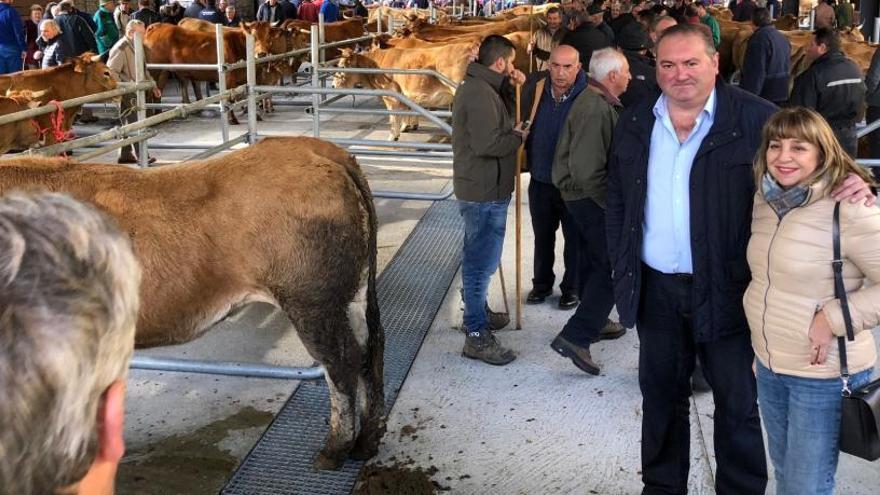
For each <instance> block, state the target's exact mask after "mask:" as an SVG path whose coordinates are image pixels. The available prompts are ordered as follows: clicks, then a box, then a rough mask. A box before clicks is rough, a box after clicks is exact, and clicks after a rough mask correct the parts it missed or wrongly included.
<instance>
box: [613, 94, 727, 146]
mask: <svg viewBox="0 0 880 495" xmlns="http://www.w3.org/2000/svg"><path fill="white" fill-rule="evenodd" d="M731 91H733V90H732V89H731V88H730V86H729V85H728V84H727V83H725V82H724V81H723V80H722V79H721V78H720V77H719V78H717V79H716V81H715V116H714V122H713V123H712V128H711V129H709V134H707V135H706V137H705V138H703V142H702V144H700V150H699V151H698V152H697V156H696V157H695V159H696V158H698V157H699V156H700V155H702V154H704V153H706V152H708V151H710V150H712V149H714V148H716V147H718V146H721V145H724V144H727V143H729V142H730V141H733V140H735V139H739V138H740V137H741V136H742V131H741V130H740V128H739V123H738V120H739V110H738V105H734V104H733V102H732V101H731ZM656 102H657V100H656V99H650V98H646V99H644V100H642V101H641V102H639V105H638V106H637V107H634V108H633V110H632V111H631V112H628V113H627V114H626V116H625V118H626V119H627V120H629V122H630V126H628V127H629V128H630V129H631V132H632V133H633V134H634V135H635V136H636V137H637V139H638V140H639V141H640V142H641V143H642V145H643V146H644V147H645V149H648V147H649V146H650V143H651V132H652V130H653V128H654V121H655V117H654V111H653V109H654V104H655V103H656Z"/></svg>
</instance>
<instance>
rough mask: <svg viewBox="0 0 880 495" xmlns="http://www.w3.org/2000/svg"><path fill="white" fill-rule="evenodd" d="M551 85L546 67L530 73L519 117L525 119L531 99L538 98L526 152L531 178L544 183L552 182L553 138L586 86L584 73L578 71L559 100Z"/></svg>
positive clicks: (530, 109)
mask: <svg viewBox="0 0 880 495" xmlns="http://www.w3.org/2000/svg"><path fill="white" fill-rule="evenodd" d="M541 78H544V80H545V82H544V91H543V94H541V95H535V89H536V88H535V85H536V84H537V83H538V81H539V80H540V79H541ZM550 86H551V84H550V73H549V71H541V72H536V73H533V74H532V75H530V76H529V79H528V80H527V81H526V83H525V84H524V85H523V93H522V94H523V95H524V96H523V98H522V103H521V106H520V112H521V115H522V119H523V120H526V119H528V118H529V115H530V114H531V112H532V102H534V101H535V100H534V99H535V98H536V97H538V98H541V102H540V103H539V104H538V111H537V113H535V121H534V122H532V126H531V128H530V129H531V130H530V132H529V137H528V139H526V153H527V157H528V160H529V162H528V165H529V173H530V174H532V180H536V181H538V182H543V183H545V184H553V174H552V172H553V156H554V155H555V154H556V142H557V141H558V140H559V134H560V133H561V132H562V125H563V124H564V123H565V118H566V117H567V116H568V111H569V110H571V106H572V104H574V100H575V99H576V98H577V96H578V95H579V94H580V93H581V91H583V90H584V88H586V87H587V75H586V73H584V71H580V73H578V75H577V78H576V79H575V81H574V84H572V86H571V89H570V90H569V93H568V97H567V98H566V99H565V101H563V102H562V103H556V101H555V100H554V99H553V95H552V93H551V92H550V91H551V89H550Z"/></svg>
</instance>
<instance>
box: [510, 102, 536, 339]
mask: <svg viewBox="0 0 880 495" xmlns="http://www.w3.org/2000/svg"><path fill="white" fill-rule="evenodd" d="M536 97H537V96H536ZM521 98H522V87H521V86H519V85H517V86H516V121H517V122H520V121H521V120H522V115H521V110H520V108H519V106H520V101H521ZM524 153H525V144H521V145H519V148H518V149H517V150H516V194H515V197H516V292H514V295H515V297H516V329H517V330H522V166H523V154H524Z"/></svg>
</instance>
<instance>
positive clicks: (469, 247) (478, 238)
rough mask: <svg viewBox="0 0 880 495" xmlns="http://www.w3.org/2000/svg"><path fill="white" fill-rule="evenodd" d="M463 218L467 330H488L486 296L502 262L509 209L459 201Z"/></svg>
mask: <svg viewBox="0 0 880 495" xmlns="http://www.w3.org/2000/svg"><path fill="white" fill-rule="evenodd" d="M458 204H459V212H460V213H461V217H462V219H464V247H463V249H462V253H461V285H462V292H463V294H464V327H465V329H467V331H468V332H479V331H483V330H485V329H486V328H487V327H488V325H489V322H488V319H487V317H486V293H487V292H488V290H489V280H490V279H491V278H492V274H493V273H495V270H496V269H497V268H498V264H499V263H500V262H501V248H502V247H503V246H504V231H505V229H506V227H507V206H508V205H509V204H510V198H507V199H503V200H501V201H487V202H475V201H459V202H458Z"/></svg>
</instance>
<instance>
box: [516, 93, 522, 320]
mask: <svg viewBox="0 0 880 495" xmlns="http://www.w3.org/2000/svg"><path fill="white" fill-rule="evenodd" d="M521 96H522V86H520V85H517V86H516V121H517V122H519V121H520V120H521V117H522V116H521V111H520V108H519V105H520V98H521ZM524 147H525V144H520V145H519V148H517V150H516V194H515V198H516V291H515V292H514V294H515V296H516V329H517V330H522V165H523V153H524V149H525V148H524Z"/></svg>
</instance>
